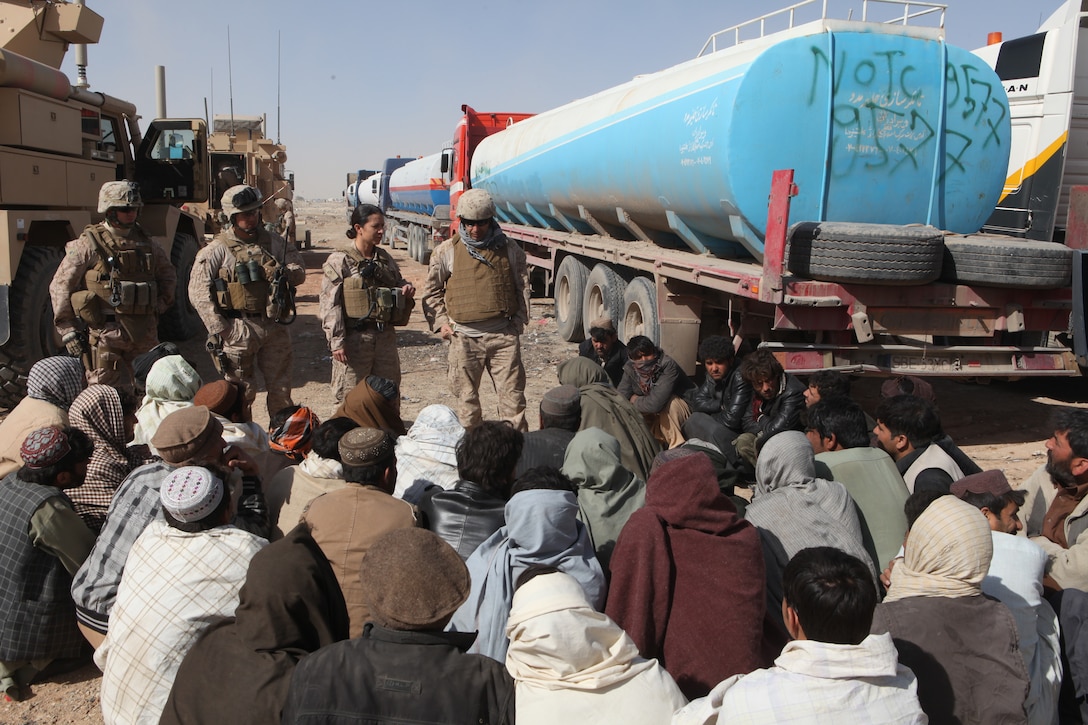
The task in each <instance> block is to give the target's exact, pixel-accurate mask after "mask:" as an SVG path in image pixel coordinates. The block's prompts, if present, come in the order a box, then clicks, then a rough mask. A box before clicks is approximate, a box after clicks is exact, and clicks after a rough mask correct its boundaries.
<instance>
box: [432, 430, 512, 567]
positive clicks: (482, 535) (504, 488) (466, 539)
mask: <svg viewBox="0 0 1088 725" xmlns="http://www.w3.org/2000/svg"><path fill="white" fill-rule="evenodd" d="M522 444H523V434H522V433H521V432H520V431H517V430H515V429H514V428H513V427H512V426H510V425H507V424H506V423H504V422H502V421H495V420H485V421H484V422H483V423H480V424H479V425H477V426H475V427H473V428H469V429H468V430H467V431H465V437H464V438H462V439H461V441H460V442H459V443H458V444H457V471H458V473H459V474H460V476H461V480H460V481H459V482H458V483H457V486H456V487H454V488H453V489H452V490H450V491H445V490H443V489H442V488H440V487H439V486H434V487H432V488H429V489H427V490H426V491H424V493H423V498H422V499H420V502H419V511H420V514H421V516H420V518H421V519H422V525H423V526H424V527H426V528H428V529H430V530H431V531H433V532H434V533H436V534H438V535H439V536H440V537H441V538H442V539H444V540H445V541H446V543H447V544H449V545H450V546H452V547H453V548H454V549H455V550H456V551H457V553H458V554H460V555H461V558H462V559H468V557H469V556H470V555H471V554H472V552H474V551H476V547H478V546H479V545H480V544H482V543H483V542H484V540H485V539H487V538H488V537H489V536H491V535H492V534H493V533H495V532H496V531H498V530H499V529H500V528H502V525H503V524H504V523H505V522H506V518H505V515H504V514H503V510H504V509H505V508H506V502H507V501H508V500H509V499H510V487H511V486H512V485H513V484H514V469H515V467H516V466H517V463H518V458H520V457H521V448H522Z"/></svg>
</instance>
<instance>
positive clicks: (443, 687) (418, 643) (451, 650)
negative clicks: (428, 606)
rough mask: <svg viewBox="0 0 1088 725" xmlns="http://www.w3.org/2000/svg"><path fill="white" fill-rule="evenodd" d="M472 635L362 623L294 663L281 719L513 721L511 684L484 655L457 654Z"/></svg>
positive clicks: (289, 724) (289, 723) (493, 724)
mask: <svg viewBox="0 0 1088 725" xmlns="http://www.w3.org/2000/svg"><path fill="white" fill-rule="evenodd" d="M475 639H476V633H475V632H471V633H468V634H464V633H457V632H405V631H399V630H393V629H386V628H385V627H379V626H377V625H375V624H368V625H366V629H365V630H364V631H363V636H362V637H360V638H359V639H352V640H348V641H346V642H337V643H335V644H331V645H329V646H328V647H322V648H321V649H319V650H318V651H317V652H314V653H313V654H311V655H308V656H306V657H304V658H303V659H302V661H301V662H299V664H298V667H296V668H295V674H294V676H293V677H292V679H291V689H290V692H289V693H288V695H287V703H286V705H284V708H283V720H282V722H283V723H285V725H293V724H295V723H306V725H317V724H318V723H330V724H331V723H336V724H339V723H346V722H358V723H364V722H365V723H374V724H375V725H377V724H378V723H417V724H418V725H427V724H429V723H434V724H435V725H439V724H443V723H489V724H490V725H501V724H502V723H513V722H514V682H513V680H511V679H510V675H508V674H507V672H506V667H504V666H503V665H501V664H499V663H498V662H496V661H495V660H493V659H491V658H490V657H484V656H483V655H473V654H466V653H465V650H467V649H468V648H469V647H470V646H471V645H472V642H473V641H474V640H475Z"/></svg>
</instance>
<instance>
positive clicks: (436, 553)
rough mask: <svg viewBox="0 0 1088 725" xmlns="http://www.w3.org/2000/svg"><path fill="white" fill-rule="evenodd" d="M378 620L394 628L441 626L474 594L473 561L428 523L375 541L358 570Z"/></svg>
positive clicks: (400, 530) (379, 622) (394, 532)
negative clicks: (471, 588)
mask: <svg viewBox="0 0 1088 725" xmlns="http://www.w3.org/2000/svg"><path fill="white" fill-rule="evenodd" d="M359 580H360V581H361V582H363V588H364V590H365V592H366V600H367V606H368V607H369V608H370V614H371V616H372V617H373V618H374V620H375V621H376V622H377V623H378V624H380V625H382V626H384V627H388V628H390V629H402V630H413V631H415V630H426V629H435V628H437V627H439V626H440V625H441V624H443V622H444V621H445V619H446V618H447V617H449V616H450V615H451V614H453V613H454V612H455V611H457V608H458V607H460V606H461V604H462V603H464V601H465V600H466V599H468V594H469V586H470V583H469V575H468V567H466V566H465V562H464V561H462V560H461V557H460V556H459V555H458V554H457V551H456V550H455V549H454V548H453V547H452V546H450V545H449V544H447V543H446V542H445V541H443V540H442V539H441V538H439V537H438V536H436V535H435V534H433V533H432V532H430V531H428V530H427V529H419V528H410V529H396V530H394V531H391V532H389V533H388V534H386V535H385V536H383V537H381V538H380V539H378V540H377V541H376V542H374V543H373V544H372V545H371V547H370V548H369V549H368V550H367V553H366V556H365V557H364V558H363V565H362V567H361V569H360V571H359Z"/></svg>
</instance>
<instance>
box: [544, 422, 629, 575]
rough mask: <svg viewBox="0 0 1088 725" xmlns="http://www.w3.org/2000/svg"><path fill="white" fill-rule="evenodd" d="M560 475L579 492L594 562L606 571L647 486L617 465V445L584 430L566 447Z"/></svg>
mask: <svg viewBox="0 0 1088 725" xmlns="http://www.w3.org/2000/svg"><path fill="white" fill-rule="evenodd" d="M563 473H564V474H566V476H567V477H568V478H570V479H571V480H572V481H574V485H575V486H576V487H577V489H578V518H579V519H580V520H581V521H582V523H584V524H585V525H586V528H587V529H589V539H590V541H591V542H593V550H594V551H595V552H596V553H597V560H598V561H599V562H601V566H602V567H603V568H604V569H605V571H607V570H608V559H609V557H611V556H612V550H613V549H614V548H615V547H616V539H618V538H619V535H620V531H622V530H623V525H624V524H626V523H627V519H628V518H630V517H631V514H633V513H634V512H635V511H638V510H639V509H640V508H642V505H643V504H644V503H645V502H646V484H645V483H644V482H643V481H642V479H640V478H638V477H637V476H635V474H633V473H631V472H630V471H628V470H627V469H626V468H624V467H623V466H622V465H621V464H620V443H619V441H617V440H616V439H615V438H613V437H612V436H610V435H609V434H608V433H605V432H604V431H603V430H601V429H600V428H586V429H585V430H583V431H580V432H579V433H578V434H577V435H575V436H574V440H572V441H571V442H570V445H568V446H567V455H566V458H565V460H564V461H563Z"/></svg>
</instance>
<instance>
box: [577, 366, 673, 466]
mask: <svg viewBox="0 0 1088 725" xmlns="http://www.w3.org/2000/svg"><path fill="white" fill-rule="evenodd" d="M558 373H559V383H560V384H561V385H574V386H576V387H577V388H578V390H579V392H580V393H581V405H582V421H581V424H580V425H579V428H580V429H581V430H585V429H586V428H593V427H596V428H600V429H601V430H603V431H604V432H605V433H608V434H610V435H611V436H612V437H614V438H615V439H616V440H617V441H619V442H620V451H621V456H620V459H621V461H622V462H623V467H624V468H626V469H627V470H628V471H631V472H632V473H634V474H635V475H636V476H638V477H639V478H641V479H643V480H646V477H647V476H648V475H650V466H651V465H652V464H653V461H654V456H656V455H657V452H658V451H660V450H661V444H660V443H658V442H657V441H656V440H654V437H653V436H652V435H651V434H650V429H649V428H648V427H647V426H646V420H645V419H644V418H643V417H642V414H641V413H639V412H638V410H637V409H636V408H635V406H634V405H632V404H631V401H629V400H624V399H623V396H621V395H620V394H619V393H617V392H616V389H615V388H614V387H612V383H611V381H610V380H609V379H608V374H607V373H606V372H605V371H604V368H602V367H601V366H600V365H598V364H596V363H595V362H593V361H592V360H590V359H588V358H584V357H575V358H571V359H570V360H565V361H563V362H562V363H560V364H559V368H558Z"/></svg>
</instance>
